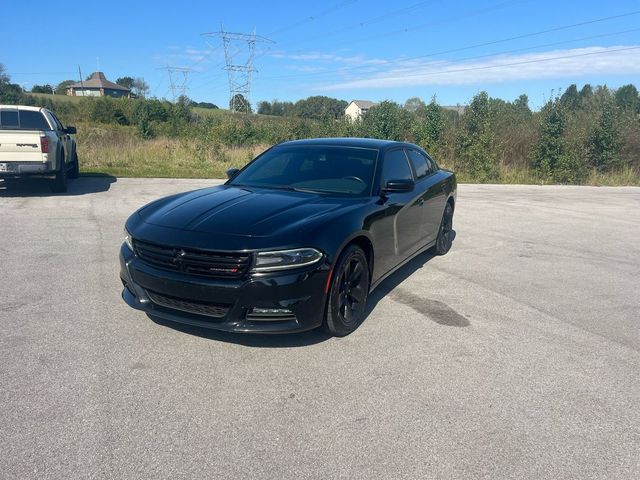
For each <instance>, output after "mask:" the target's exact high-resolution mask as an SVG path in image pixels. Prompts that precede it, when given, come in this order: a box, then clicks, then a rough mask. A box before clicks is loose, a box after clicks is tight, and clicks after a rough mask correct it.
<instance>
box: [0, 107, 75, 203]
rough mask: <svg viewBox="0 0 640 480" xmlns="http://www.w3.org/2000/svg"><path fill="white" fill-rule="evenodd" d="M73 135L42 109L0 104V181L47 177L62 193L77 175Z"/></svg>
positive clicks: (51, 113) (47, 111)
mask: <svg viewBox="0 0 640 480" xmlns="http://www.w3.org/2000/svg"><path fill="white" fill-rule="evenodd" d="M75 133H76V129H75V127H66V128H65V127H63V126H62V123H60V120H58V118H57V117H56V116H55V114H54V113H53V112H51V111H49V110H47V109H46V108H40V107H27V106H21V105H0V179H7V178H22V177H40V178H48V179H50V180H51V189H52V190H53V191H54V192H65V191H66V190H67V178H77V177H78V173H79V165H78V154H77V152H76V140H75V138H74V137H72V136H71V135H73V134H75Z"/></svg>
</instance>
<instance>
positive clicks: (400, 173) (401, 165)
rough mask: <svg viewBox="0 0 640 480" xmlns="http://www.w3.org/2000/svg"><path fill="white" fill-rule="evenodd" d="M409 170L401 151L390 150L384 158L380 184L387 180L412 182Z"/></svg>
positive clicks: (384, 183)
mask: <svg viewBox="0 0 640 480" xmlns="http://www.w3.org/2000/svg"><path fill="white" fill-rule="evenodd" d="M412 179H413V177H412V176H411V169H410V168H409V164H408V163H407V157H406V156H405V154H404V151H403V150H392V151H391V152H388V153H387V154H386V155H385V157H384V166H383V167H382V184H383V185H386V183H387V182H388V181H389V180H412Z"/></svg>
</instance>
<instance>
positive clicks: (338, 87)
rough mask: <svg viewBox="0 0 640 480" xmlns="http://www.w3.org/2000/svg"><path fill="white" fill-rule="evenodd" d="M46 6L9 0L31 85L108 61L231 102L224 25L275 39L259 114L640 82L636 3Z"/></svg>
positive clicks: (18, 66)
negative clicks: (319, 101) (329, 99)
mask: <svg viewBox="0 0 640 480" xmlns="http://www.w3.org/2000/svg"><path fill="white" fill-rule="evenodd" d="M43 5H44V2H33V1H21V2H11V1H7V2H4V5H3V7H2V11H1V13H0V32H2V38H3V41H2V43H1V46H0V63H3V64H4V65H5V66H6V68H7V70H8V73H9V74H10V75H11V77H12V80H13V81H14V82H16V83H21V84H24V86H25V88H27V89H29V88H31V86H32V85H33V84H37V83H51V84H56V83H58V82H60V81H61V80H64V79H67V78H70V79H77V78H78V73H77V71H78V66H80V68H81V69H82V73H83V75H84V76H87V75H88V74H89V73H91V72H92V71H95V70H97V69H98V65H99V69H100V70H101V71H104V72H105V74H106V75H107V78H109V79H111V80H115V79H116V78H117V77H120V76H125V75H129V76H133V77H143V78H144V79H145V80H146V81H147V83H148V84H149V85H150V88H151V92H150V93H151V95H152V96H157V97H159V98H163V97H166V98H169V99H170V98H171V91H170V88H169V85H170V84H169V80H168V75H167V72H166V71H165V70H162V67H165V66H167V65H169V66H173V67H184V68H189V69H191V70H192V71H191V72H190V73H189V74H188V75H187V81H186V87H187V94H188V95H189V97H191V98H192V99H194V100H197V101H209V102H213V103H216V104H218V105H220V106H226V105H227V104H228V99H229V88H228V81H227V74H226V72H225V71H224V70H223V66H224V51H223V48H222V41H221V40H220V39H219V38H216V37H211V38H207V37H205V36H203V35H202V34H203V33H205V32H215V31H219V30H220V28H221V25H223V26H224V28H225V29H226V30H228V31H232V32H248V33H250V32H252V31H253V29H254V28H255V31H256V33H257V34H258V35H263V36H266V37H269V38H270V39H272V40H273V43H266V42H264V43H263V42H258V43H257V44H256V51H255V68H256V69H257V72H256V73H254V76H253V88H252V94H251V100H252V102H253V103H254V104H255V103H256V102H257V101H259V100H272V99H276V98H277V99H279V100H293V101H295V100H297V99H299V98H305V97H307V96H310V95H329V96H333V97H337V98H342V99H345V100H351V99H366V100H374V101H379V100H384V99H391V100H395V101H397V102H404V101H405V100H406V99H407V98H409V97H412V96H418V97H421V98H423V99H425V100H428V99H430V98H431V97H432V96H433V95H436V96H437V98H438V101H439V102H440V103H441V104H445V105H449V104H458V103H459V104H464V103H467V102H468V101H469V99H470V98H471V97H472V96H473V95H474V94H475V93H477V92H479V91H481V90H487V91H488V92H489V94H490V95H492V96H496V97H500V98H504V99H506V100H511V99H514V98H516V97H517V96H518V95H519V94H521V93H526V94H527V95H529V98H530V101H531V105H532V106H533V107H539V106H540V105H541V104H542V103H543V101H544V99H545V98H549V96H550V95H552V94H553V92H558V91H559V90H561V89H563V88H566V87H567V86H568V85H570V84H571V83H577V84H578V85H579V86H581V85H582V84H584V83H591V84H607V85H608V86H610V87H613V88H615V87H619V86H621V85H624V84H627V83H635V84H636V85H639V84H640V82H639V81H638V80H639V79H640V1H638V0H616V1H610V2H603V1H580V2H579V1H557V0H556V1H549V0H538V1H534V0H478V1H451V0H429V1H420V0H398V1H396V2H389V1H388V0H387V1H379V0H373V1H364V0H343V1H340V0H327V1H326V2H318V1H317V0H316V1H308V0H298V1H295V2H285V1H276V0H274V1H271V2H264V1H244V2H215V1H210V2H205V1H200V2H189V1H182V2H179V3H178V2H161V1H156V2H148V1H144V0H141V1H137V2H120V1H117V0H111V1H110V2H106V3H88V4H86V5H87V6H86V7H83V8H77V5H76V6H74V7H70V8H62V7H61V8H58V9H56V12H55V13H54V12H49V13H47V14H44V13H43V11H44V8H43ZM38 12H40V13H38ZM633 12H637V13H633ZM632 13H633V14H632ZM610 17H617V18H610ZM52 19H56V21H55V22H52ZM577 24H581V25H577ZM25 25H28V27H29V33H28V34H27V33H25V28H24V26H25ZM56 25H57V26H56ZM542 32H545V33H542ZM236 48H237V47H236V46H234V45H233V44H232V45H231V49H232V51H236ZM242 54H243V52H242V51H238V53H237V54H236V61H237V62H242V61H244V59H243V55H242ZM175 78H176V83H180V82H181V80H182V76H181V75H179V74H177V75H176V76H175Z"/></svg>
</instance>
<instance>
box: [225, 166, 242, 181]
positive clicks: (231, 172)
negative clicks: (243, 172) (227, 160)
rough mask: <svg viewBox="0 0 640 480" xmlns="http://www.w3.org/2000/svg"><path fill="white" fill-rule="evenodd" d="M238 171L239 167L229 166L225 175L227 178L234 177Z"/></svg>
mask: <svg viewBox="0 0 640 480" xmlns="http://www.w3.org/2000/svg"><path fill="white" fill-rule="evenodd" d="M239 171H240V169H239V168H230V169H229V170H227V177H228V178H229V180H231V179H232V178H233V177H235V176H236V175H237V174H238V172H239Z"/></svg>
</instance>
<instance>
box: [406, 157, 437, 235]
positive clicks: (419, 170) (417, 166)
mask: <svg viewBox="0 0 640 480" xmlns="http://www.w3.org/2000/svg"><path fill="white" fill-rule="evenodd" d="M407 156H408V157H409V160H410V162H411V165H412V167H413V169H414V172H415V175H416V188H419V189H420V190H421V191H422V192H424V193H423V196H422V198H423V200H424V205H423V206H424V208H423V211H422V214H423V216H422V225H423V243H424V244H427V243H431V242H433V241H435V239H436V237H437V235H438V229H439V228H440V220H441V219H442V212H443V211H444V204H445V201H446V195H445V191H444V188H445V186H446V185H445V181H446V177H445V176H444V175H439V174H438V172H439V169H438V168H437V166H436V164H435V162H434V161H433V160H432V159H431V157H429V156H428V155H425V154H424V153H423V152H421V151H420V150H417V149H414V148H409V149H407Z"/></svg>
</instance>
